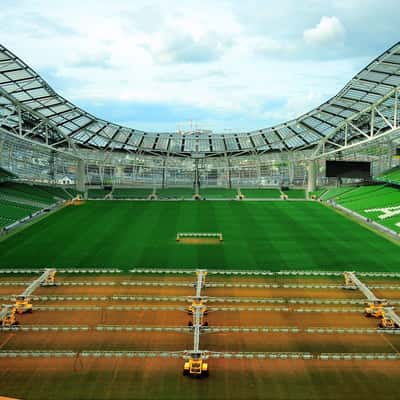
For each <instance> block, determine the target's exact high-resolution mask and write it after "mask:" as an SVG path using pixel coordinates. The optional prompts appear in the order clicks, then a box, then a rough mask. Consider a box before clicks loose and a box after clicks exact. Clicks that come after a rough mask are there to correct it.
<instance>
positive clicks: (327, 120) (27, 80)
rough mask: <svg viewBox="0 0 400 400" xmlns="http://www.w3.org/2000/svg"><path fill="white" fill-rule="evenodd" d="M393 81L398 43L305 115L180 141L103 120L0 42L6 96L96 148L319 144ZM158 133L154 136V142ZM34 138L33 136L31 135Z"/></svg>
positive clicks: (399, 71)
mask: <svg viewBox="0 0 400 400" xmlns="http://www.w3.org/2000/svg"><path fill="white" fill-rule="evenodd" d="M7 71H8V72H7ZM396 86H400V42H399V43H397V44H396V45H395V46H393V47H392V48H390V49H388V50H387V51H385V52H384V53H383V54H382V55H381V56H379V57H378V58H377V59H375V60H374V61H372V62H371V63H370V64H369V65H368V66H367V67H366V68H364V69H363V70H362V71H360V72H359V73H358V74H357V75H356V76H355V77H354V78H353V79H352V80H351V81H350V82H349V83H348V84H347V85H346V87H345V88H344V89H342V91H340V92H339V93H338V94H337V95H336V96H334V97H333V98H332V99H330V100H329V101H328V102H327V103H324V104H322V105H320V106H319V107H318V108H317V109H316V110H312V111H310V112H309V113H308V114H306V115H303V116H300V117H299V118H297V119H294V120H292V121H288V122H286V123H285V124H280V125H277V126H275V127H272V128H267V129H259V130H255V131H252V132H245V133H240V134H237V135H236V134H231V135H227V134H225V135H224V134H218V133H215V134H212V136H210V137H208V138H205V137H204V138H203V137H201V138H197V139H196V138H195V137H185V140H184V142H182V139H183V138H182V136H179V135H178V134H177V133H154V134H151V135H145V136H143V132H141V131H138V130H133V129H129V128H121V127H120V126H119V125H116V124H111V123H107V122H106V121H102V120H101V119H99V118H96V117H94V116H92V115H90V114H89V113H87V112H85V111H84V110H81V109H79V108H78V107H76V106H75V105H73V104H72V103H70V102H68V101H67V100H65V99H64V98H63V97H61V96H60V95H58V94H57V93H56V92H54V91H53V90H52V89H51V88H50V87H49V86H48V85H47V83H46V82H45V81H44V80H43V79H42V78H40V76H38V75H37V74H36V73H35V72H34V71H33V70H32V69H30V68H29V67H28V66H27V65H26V64H25V63H24V62H23V61H22V60H20V59H19V58H18V57H16V56H14V55H13V54H12V53H11V52H9V51H8V50H7V49H5V48H4V47H3V46H1V45H0V89H2V90H3V91H5V92H8V93H10V96H13V98H14V99H15V101H17V102H21V104H22V105H23V107H25V109H28V110H36V111H37V112H38V113H39V114H41V115H43V116H45V117H48V118H49V120H50V121H51V122H52V123H54V124H56V125H60V127H61V128H62V129H63V130H64V131H65V132H67V133H68V132H72V133H71V134H73V137H74V138H75V140H80V139H78V138H81V139H82V138H83V137H84V138H85V139H84V140H85V141H86V140H88V137H87V135H86V134H85V133H82V135H83V136H82V137H81V136H78V135H77V133H79V129H89V130H90V131H91V132H95V133H96V137H97V139H96V138H89V139H90V143H91V144H92V145H95V146H98V147H101V146H108V145H111V146H112V145H113V143H114V144H115V145H116V146H117V147H120V144H118V143H121V142H123V143H127V146H126V148H130V149H135V148H136V147H137V146H140V145H142V146H143V147H144V148H146V149H147V148H152V147H154V148H155V149H156V150H160V151H166V149H167V148H168V145H169V142H170V146H169V147H170V150H171V151H173V152H180V151H187V152H192V151H196V149H197V148H198V149H201V150H200V151H204V152H209V151H213V152H225V151H226V150H228V151H230V152H236V151H241V150H242V149H245V150H247V149H252V148H253V147H255V149H265V148H268V146H267V144H266V140H267V142H268V143H271V144H272V147H273V148H275V149H276V148H282V149H283V148H285V144H286V146H287V147H290V148H292V149H296V148H298V147H302V146H304V145H305V144H307V143H308V144H310V145H313V144H316V143H318V141H319V140H320V138H321V137H322V136H324V135H327V134H329V133H330V132H331V131H332V130H334V129H335V127H336V126H337V125H338V124H340V123H341V122H342V121H343V118H346V117H349V116H351V115H353V114H355V113H357V112H358V111H361V110H363V109H365V108H366V107H368V106H369V105H371V104H373V103H374V102H376V101H379V100H380V98H381V97H382V96H384V95H385V94H387V93H388V92H389V91H391V90H392V89H393V88H394V87H396ZM388 104H389V103H388ZM382 112H386V113H388V112H389V111H386V110H383V111H382ZM56 114H60V115H56ZM378 120H379V118H377V124H382V121H381V120H379V121H378ZM92 121H94V122H92ZM77 131H78V132H77ZM277 133H278V134H277ZM249 135H250V136H251V139H250V137H249ZM263 135H264V136H263ZM101 137H104V139H102V138H101ZM156 137H158V140H157V141H156V140H155V138H156ZM338 137H339V136H338ZM32 138H33V139H34V140H35V137H34V136H33V137H32ZM143 138H144V140H142V139H143ZM82 140H83V139H82ZM110 140H111V141H112V142H111V143H110ZM282 141H283V142H284V143H282ZM117 142H118V143H117ZM306 142H307V143H306ZM210 143H211V146H210ZM151 144H152V146H151ZM182 145H183V148H182ZM114 147H115V146H114Z"/></svg>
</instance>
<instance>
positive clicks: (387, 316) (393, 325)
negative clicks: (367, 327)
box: [379, 307, 400, 329]
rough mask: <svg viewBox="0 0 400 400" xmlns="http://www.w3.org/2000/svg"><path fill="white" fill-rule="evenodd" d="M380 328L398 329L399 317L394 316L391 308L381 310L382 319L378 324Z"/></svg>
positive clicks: (394, 313)
mask: <svg viewBox="0 0 400 400" xmlns="http://www.w3.org/2000/svg"><path fill="white" fill-rule="evenodd" d="M379 327H380V328H385V329H399V328H400V317H399V316H398V315H397V314H396V312H395V311H394V309H393V308H392V307H386V308H384V309H383V310H382V319H381V322H380V323H379Z"/></svg>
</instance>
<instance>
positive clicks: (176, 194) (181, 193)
mask: <svg viewBox="0 0 400 400" xmlns="http://www.w3.org/2000/svg"><path fill="white" fill-rule="evenodd" d="M156 194H157V196H158V197H159V198H160V199H163V198H164V199H165V198H175V199H182V198H185V199H190V198H192V197H193V194H194V191H193V189H190V188H167V189H157V191H156Z"/></svg>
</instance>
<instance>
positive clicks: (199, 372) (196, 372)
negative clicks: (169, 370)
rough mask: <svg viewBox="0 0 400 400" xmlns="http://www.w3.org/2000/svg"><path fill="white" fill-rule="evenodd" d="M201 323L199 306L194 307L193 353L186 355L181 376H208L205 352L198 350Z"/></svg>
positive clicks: (201, 315) (201, 317) (201, 316)
mask: <svg viewBox="0 0 400 400" xmlns="http://www.w3.org/2000/svg"><path fill="white" fill-rule="evenodd" d="M203 323H204V321H203V314H202V311H201V306H196V307H195V309H194V314H193V351H190V352H189V353H188V356H187V361H185V363H184V365H183V375H190V376H198V377H201V376H208V363H207V362H205V359H206V355H205V352H204V351H200V350H199V346H200V330H201V328H202V327H203V326H204V325H203Z"/></svg>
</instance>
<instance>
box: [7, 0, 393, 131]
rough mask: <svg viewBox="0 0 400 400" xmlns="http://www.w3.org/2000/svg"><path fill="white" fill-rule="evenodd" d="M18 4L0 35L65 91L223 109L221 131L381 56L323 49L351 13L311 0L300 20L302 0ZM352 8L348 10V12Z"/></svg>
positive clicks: (313, 92)
mask: <svg viewBox="0 0 400 400" xmlns="http://www.w3.org/2000/svg"><path fill="white" fill-rule="evenodd" d="M349 1H351V0H349ZM357 1H359V0H357ZM282 2H283V3H284V4H285V5H287V7H281V5H282ZM11 3H12V7H11V6H10V7H4V9H3V10H2V13H1V15H0V36H1V38H2V39H1V40H2V44H4V45H5V46H6V47H8V48H9V49H10V50H11V51H13V52H14V53H15V54H16V55H17V56H19V57H21V58H22V60H24V61H25V62H27V63H28V64H29V65H31V66H32V67H33V68H34V69H35V70H37V72H38V73H40V74H44V76H45V77H46V78H47V79H50V81H49V84H50V85H51V86H53V88H54V89H55V90H56V91H58V92H61V93H62V94H63V95H64V96H65V97H66V98H68V99H71V100H72V101H77V102H79V103H80V104H86V105H89V107H90V104H95V103H96V102H104V103H107V104H110V107H112V105H113V102H115V103H114V104H115V107H118V105H120V104H121V102H126V103H128V104H129V105H130V104H131V103H132V108H133V107H135V105H134V103H139V104H141V105H143V104H150V103H151V104H153V105H154V104H163V105H166V106H171V107H176V109H181V108H185V109H189V108H192V109H193V110H194V111H193V114H192V115H190V118H193V119H194V120H198V117H197V116H196V110H199V109H201V110H202V112H203V115H206V114H207V112H209V114H210V115H211V117H209V118H210V119H212V118H213V117H214V115H215V113H218V116H220V120H219V122H218V123H219V126H217V125H215V126H213V127H212V128H213V129H215V130H223V129H224V128H233V129H236V128H237V129H241V130H247V129H256V128H263V127H266V126H269V125H271V124H274V123H276V122H283V121H284V120H285V119H287V118H289V117H290V118H292V117H295V116H296V115H299V114H300V113H302V112H305V111H309V109H311V108H312V107H314V106H317V105H319V103H320V102H321V101H323V100H325V99H328V98H329V97H330V96H332V95H334V94H335V93H336V92H337V91H338V90H339V89H340V88H341V87H342V86H343V85H344V84H345V83H346V82H347V80H349V79H350V78H351V77H352V76H353V74H354V72H357V70H359V69H360V68H361V67H363V66H364V65H365V64H366V63H367V62H368V61H369V60H370V59H372V58H373V56H375V55H377V51H376V49H374V50H373V51H372V54H370V53H368V54H367V56H366V57H364V59H363V60H361V61H360V59H355V58H354V54H353V53H354V52H355V51H356V50H357V49H358V47H357V46H355V45H352V46H351V48H350V49H349V50H350V51H348V52H347V53H345V55H343V53H342V48H340V46H339V48H337V47H336V48H335V51H332V52H331V53H329V54H328V56H329V57H328V56H327V49H330V48H331V47H332V46H330V44H331V43H332V42H333V43H335V42H336V41H340V40H342V41H343V38H344V35H345V31H344V27H343V24H345V25H346V27H347V26H348V27H349V28H348V29H349V35H348V36H349V40H351V39H352V38H353V36H352V35H350V30H351V29H353V27H354V24H351V23H350V22H349V16H348V15H347V16H346V15H344V14H340V13H336V10H326V9H324V7H323V6H317V5H316V4H317V3H318V2H315V1H314V0H310V2H309V3H308V6H309V7H311V5H310V4H311V3H312V4H313V5H314V6H313V9H312V13H311V14H312V16H310V15H309V14H307V17H304V18H299V13H300V11H301V7H300V5H299V4H300V3H299V2H298V1H295V0H280V1H279V2H277V3H276V5H275V6H274V5H271V6H269V7H268V10H267V11H261V10H264V9H265V7H264V3H263V2H262V1H256V0H253V1H250V2H247V3H246V4H244V3H243V4H242V5H241V6H240V8H239V9H238V8H237V7H238V6H237V4H239V2H235V1H229V0H224V1H221V2H215V1H212V0H191V1H187V2H186V1H185V2H182V1H181V0H168V2H162V1H161V0H159V1H157V0H135V1H134V2H128V1H125V0H113V2H109V1H107V0H87V1H82V0H69V1H68V2H58V3H59V4H57V7H53V6H52V4H53V3H54V2H52V1H51V0H35V1H34V2H32V1H29V0H25V1H22V0H21V3H19V2H11V1H10V4H11ZM290 3H292V4H293V7H295V8H294V11H295V12H294V11H293V10H292V8H293V7H290V6H289V5H290ZM302 7H303V9H305V6H302ZM244 9H245V10H248V13H247V14H246V13H245V12H244V11H243V10H244ZM290 10H292V11H290ZM368 10H369V8H368V9H366V10H364V11H365V12H367V11H368ZM257 12H258V13H257ZM238 13H239V14H240V15H242V16H243V15H244V16H245V17H246V18H240V15H238ZM256 13H257V15H256ZM252 14H254V16H255V17H257V29H253V28H254V23H255V22H254V21H253V19H252V18H250V17H251V15H252ZM283 14H284V15H283ZM321 15H337V17H322V18H321V20H320V22H319V24H318V25H317V26H316V27H314V28H312V29H307V30H305V31H304V29H305V28H307V27H310V26H312V25H313V23H310V22H309V21H310V20H313V21H317V20H318V19H320V17H321ZM349 15H350V16H351V18H353V15H354V12H353V10H351V12H349ZM278 21H284V23H282V22H279V23H278ZM341 21H343V24H342V23H341ZM384 25H385V29H386V28H387V26H388V24H386V23H385V24H384ZM39 28H40V29H39ZM359 29H360V32H362V33H363V35H361V34H360V35H359V36H358V37H362V39H363V38H364V34H365V33H367V31H368V32H369V29H370V27H365V26H364V25H363V24H361V23H360V25H359ZM303 32H304V35H303ZM397 36H398V35H397V32H395V34H394V36H393V37H395V38H397ZM378 37H379V36H378ZM393 40H395V39H393ZM346 45H347V41H346ZM384 49H385V48H384V47H382V51H383V50H384ZM349 54H350V55H349ZM364 56H365V53H364ZM127 108H128V107H127ZM99 117H103V118H107V116H106V115H99ZM118 118H120V121H122V120H123V119H124V118H125V120H126V121H129V124H130V125H131V126H133V127H134V128H137V129H142V125H141V124H143V126H147V127H148V129H149V130H151V126H153V125H154V130H156V129H160V130H165V129H167V128H164V129H163V128H162V126H165V127H169V125H168V124H169V122H168V119H167V118H166V119H165V120H162V118H163V117H162V116H159V115H157V113H156V112H154V114H153V115H152V116H151V118H150V117H148V121H147V123H146V121H145V120H144V119H138V121H137V124H136V123H135V121H132V116H131V115H129V112H127V114H126V117H125V116H121V117H120V116H118ZM143 118H144V117H143ZM184 118H186V117H182V119H184ZM206 119H207V118H206V117H204V121H205V120H206ZM200 122H201V121H200ZM163 124H164V125H163Z"/></svg>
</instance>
